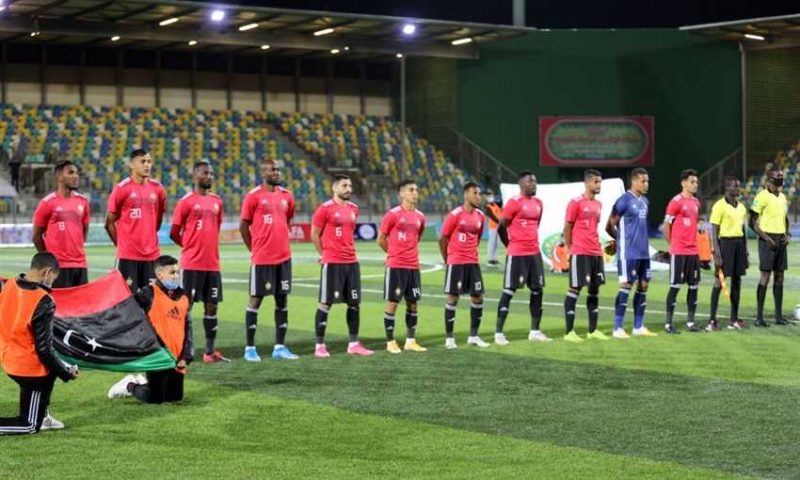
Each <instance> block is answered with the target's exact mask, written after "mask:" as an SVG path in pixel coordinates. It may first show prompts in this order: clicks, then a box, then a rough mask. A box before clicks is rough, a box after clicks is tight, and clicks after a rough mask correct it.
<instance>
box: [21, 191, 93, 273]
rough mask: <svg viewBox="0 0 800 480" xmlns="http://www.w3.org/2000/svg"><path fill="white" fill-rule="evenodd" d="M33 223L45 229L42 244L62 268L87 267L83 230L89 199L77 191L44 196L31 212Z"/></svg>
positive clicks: (86, 221)
mask: <svg viewBox="0 0 800 480" xmlns="http://www.w3.org/2000/svg"><path fill="white" fill-rule="evenodd" d="M33 224H34V225H35V226H37V227H42V228H44V229H45V230H44V245H45V247H47V251H48V252H50V253H52V254H53V255H55V257H56V259H58V265H59V266H60V267H61V268H86V252H84V250H83V244H84V242H85V241H86V238H84V234H83V229H84V227H85V226H86V225H88V224H89V200H88V199H87V198H86V197H84V196H83V195H81V194H80V193H77V192H71V193H70V196H69V197H67V198H64V197H62V196H60V195H59V194H58V193H57V192H53V193H51V194H50V195H48V196H46V197H44V198H43V199H42V200H41V201H40V202H39V206H37V207H36V211H35V212H34V213H33Z"/></svg>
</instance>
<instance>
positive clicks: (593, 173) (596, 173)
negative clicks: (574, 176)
mask: <svg viewBox="0 0 800 480" xmlns="http://www.w3.org/2000/svg"><path fill="white" fill-rule="evenodd" d="M602 176H603V174H602V173H600V170H595V169H594V168H590V169H588V170H584V171H583V180H584V181H586V180H589V179H590V178H594V177H601V178H602Z"/></svg>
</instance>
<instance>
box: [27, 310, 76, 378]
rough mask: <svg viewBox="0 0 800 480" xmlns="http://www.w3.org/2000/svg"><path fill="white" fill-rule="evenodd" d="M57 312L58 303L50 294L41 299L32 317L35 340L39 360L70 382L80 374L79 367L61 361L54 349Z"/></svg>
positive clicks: (53, 372) (55, 373) (52, 371)
mask: <svg viewBox="0 0 800 480" xmlns="http://www.w3.org/2000/svg"><path fill="white" fill-rule="evenodd" d="M55 312H56V304H55V302H54V301H53V299H52V298H51V297H50V296H46V297H44V298H42V299H41V300H39V303H38V304H37V305H36V309H35V310H34V312H33V319H31V327H32V330H33V332H32V333H33V341H34V345H35V347H36V356H37V357H39V361H41V362H42V363H43V364H44V365H46V366H47V369H48V370H49V371H50V372H51V373H52V374H54V375H56V376H57V377H59V378H60V379H61V380H63V381H65V382H68V381H70V380H72V379H73V378H75V377H77V376H78V369H77V367H72V366H71V365H68V364H66V363H64V362H63V361H61V359H59V358H58V357H57V356H56V352H55V350H54V349H53V316H54V315H55Z"/></svg>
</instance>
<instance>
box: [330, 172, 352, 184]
mask: <svg viewBox="0 0 800 480" xmlns="http://www.w3.org/2000/svg"><path fill="white" fill-rule="evenodd" d="M342 180H350V176H349V175H345V174H344V173H337V174H336V175H334V176H333V183H339V182H341V181H342Z"/></svg>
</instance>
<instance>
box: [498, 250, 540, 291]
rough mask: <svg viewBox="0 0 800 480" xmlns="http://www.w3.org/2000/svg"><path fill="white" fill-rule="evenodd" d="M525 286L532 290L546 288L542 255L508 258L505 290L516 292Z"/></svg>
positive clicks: (504, 276) (504, 281)
mask: <svg viewBox="0 0 800 480" xmlns="http://www.w3.org/2000/svg"><path fill="white" fill-rule="evenodd" d="M523 286H527V287H528V288H529V289H531V290H541V289H542V288H544V264H543V263H542V256H541V255H519V256H516V257H515V256H512V255H507V256H506V269H505V273H504V274H503V288H507V289H511V290H516V289H518V288H520V287H523Z"/></svg>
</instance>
